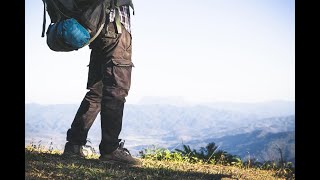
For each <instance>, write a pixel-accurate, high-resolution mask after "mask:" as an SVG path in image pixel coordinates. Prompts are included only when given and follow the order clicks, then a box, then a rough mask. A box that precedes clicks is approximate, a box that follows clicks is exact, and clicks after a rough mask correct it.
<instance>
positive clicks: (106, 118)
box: [67, 22, 133, 154]
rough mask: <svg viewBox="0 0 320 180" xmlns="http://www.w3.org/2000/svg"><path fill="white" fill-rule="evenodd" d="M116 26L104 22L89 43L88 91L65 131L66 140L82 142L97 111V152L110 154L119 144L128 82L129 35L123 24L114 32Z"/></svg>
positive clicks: (131, 64)
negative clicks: (103, 25)
mask: <svg viewBox="0 0 320 180" xmlns="http://www.w3.org/2000/svg"><path fill="white" fill-rule="evenodd" d="M115 27H116V26H115V24H114V22H111V23H108V24H107V25H105V27H104V29H103V30H102V31H101V33H100V34H99V36H98V37H97V38H96V39H95V40H94V41H93V42H92V43H91V44H90V45H89V47H90V49H91V54H90V63H89V72H88V81H87V89H88V90H89V91H88V92H87V93H86V94H85V96H84V98H83V100H82V102H81V105H80V107H79V109H78V111H77V113H76V115H75V118H74V120H73V122H72V124H71V128H70V129H69V130H68V132H67V141H68V142H70V143H72V144H77V145H85V144H86V140H87V136H88V131H89V129H90V127H91V126H92V124H93V122H94V121H95V119H96V117H97V115H98V114H99V112H100V116H101V135H102V138H101V142H100V144H99V150H100V154H108V153H111V152H113V151H114V150H115V149H117V148H118V146H119V142H120V141H121V139H119V134H120V132H121V128H122V117H123V110H124V104H125V101H126V100H125V98H126V96H127V95H128V92H129V89H130V84H131V71H132V67H133V63H132V61H131V56H132V37H131V34H130V33H129V32H128V31H127V30H126V29H125V28H124V26H122V33H121V34H117V33H116V29H115Z"/></svg>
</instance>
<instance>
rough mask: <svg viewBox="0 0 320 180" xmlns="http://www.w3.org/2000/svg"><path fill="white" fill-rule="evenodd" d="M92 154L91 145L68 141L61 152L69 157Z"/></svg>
mask: <svg viewBox="0 0 320 180" xmlns="http://www.w3.org/2000/svg"><path fill="white" fill-rule="evenodd" d="M92 154H93V150H92V147H91V146H86V145H77V144H72V143H70V142H67V143H66V145H65V147H64V151H63V154H62V155H64V156H70V157H80V158H85V157H88V156H91V155H92Z"/></svg>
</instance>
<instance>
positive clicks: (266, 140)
mask: <svg viewBox="0 0 320 180" xmlns="http://www.w3.org/2000/svg"><path fill="white" fill-rule="evenodd" d="M153 102H154V101H153ZM161 102H164V101H161ZM77 108H78V105H76V104H57V105H40V104H26V105H25V132H26V134H25V137H26V139H25V143H26V144H30V143H34V144H37V143H38V144H42V145H48V144H51V142H52V144H53V145H54V147H55V148H57V149H63V146H64V143H65V135H66V132H67V130H68V128H70V125H71V123H72V120H73V118H74V115H75V113H76V111H77ZM294 114H295V112H294V102H286V101H274V102H266V103H243V104H241V103H206V104H194V105H185V106H183V105H181V103H180V104H179V105H177V104H166V103H161V104H154V103H153V104H152V103H150V102H148V103H143V102H141V103H140V104H127V105H126V106H125V110H124V117H123V119H124V120H123V128H122V132H121V134H120V138H122V139H124V140H126V143H125V144H126V146H127V147H128V149H130V150H131V151H132V154H138V152H139V151H140V150H142V149H143V148H148V147H150V146H152V145H156V146H158V147H163V148H168V149H175V148H179V147H182V145H183V144H187V145H190V147H191V148H194V149H198V148H200V147H205V146H206V144H208V143H210V142H215V143H216V144H217V145H218V146H219V148H220V149H223V150H225V151H227V152H229V153H231V154H235V155H239V156H240V157H242V158H248V157H256V158H257V159H260V160H274V159H277V158H278V157H279V153H278V151H277V148H276V147H280V148H281V149H282V150H283V152H284V156H285V158H286V159H287V160H290V161H291V162H294V159H295V155H294V150H295V136H294V134H295V115H294ZM100 137H101V132H100V117H99V116H98V118H97V119H96V122H95V123H94V124H93V126H92V128H91V129H90V131H89V135H88V139H89V140H90V142H91V145H92V146H93V147H94V148H95V149H98V148H97V147H98V145H99V141H100Z"/></svg>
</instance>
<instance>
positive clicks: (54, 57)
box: [25, 0, 295, 104]
mask: <svg viewBox="0 0 320 180" xmlns="http://www.w3.org/2000/svg"><path fill="white" fill-rule="evenodd" d="M25 3H26V7H25V8H26V9H25V12H26V16H25V18H26V19H25V20H26V24H25V29H26V31H25V38H26V39H25V43H26V45H25V48H26V49H25V50H26V54H25V72H26V74H25V80H26V81H25V83H26V84H25V97H26V99H25V101H26V103H31V102H33V103H40V104H62V103H77V104H79V103H80V102H81V100H82V98H83V96H84V94H85V93H86V92H87V90H86V84H87V74H88V67H87V65H88V63H89V56H90V49H89V47H88V46H86V47H84V48H82V49H80V50H78V51H74V52H54V51H51V50H50V49H49V48H48V46H47V44H46V38H42V37H41V31H42V20H43V3H42V1H41V0H28V1H26V2H25ZM133 3H134V5H135V15H134V16H132V35H133V56H132V59H133V63H134V65H135V68H133V72H132V85H131V89H130V92H129V96H128V97H127V103H137V102H139V100H140V99H141V98H142V97H144V96H156V97H167V96H169V97H172V96H179V97H183V98H184V99H185V100H187V101H190V102H208V101H233V102H257V101H269V100H292V101H294V100H295V99H294V98H295V29H294V27H295V16H294V14H295V5H294V3H295V2H294V0H198V1H196V0H174V1H172V0H133ZM48 21H50V20H49V16H47V26H48V23H49V22H48Z"/></svg>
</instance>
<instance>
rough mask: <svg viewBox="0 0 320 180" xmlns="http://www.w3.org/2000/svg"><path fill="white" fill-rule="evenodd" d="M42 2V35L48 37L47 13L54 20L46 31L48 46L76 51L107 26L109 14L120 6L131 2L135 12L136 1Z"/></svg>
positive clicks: (53, 0) (62, 0) (66, 50)
mask: <svg viewBox="0 0 320 180" xmlns="http://www.w3.org/2000/svg"><path fill="white" fill-rule="evenodd" d="M42 1H43V3H44V13H43V14H44V15H43V26H42V35H41V37H44V36H45V34H44V32H45V28H46V12H47V13H48V15H49V17H50V20H51V23H50V24H49V26H48V28H47V31H46V35H47V45H48V46H49V48H50V49H51V50H53V51H62V52H68V51H74V50H78V49H80V48H82V47H84V46H86V45H88V44H90V43H91V42H92V41H93V40H94V39H95V38H96V37H97V36H98V35H99V33H100V32H101V30H102V28H103V27H104V24H105V22H106V18H107V15H108V13H109V12H111V10H114V9H115V8H116V7H119V6H122V5H129V6H130V7H131V8H132V9H133V14H134V8H133V4H132V0H42ZM116 14H117V13H116ZM118 19H119V18H118ZM116 23H117V22H116ZM118 23H119V22H118ZM118 32H119V31H118ZM120 33H121V31H120Z"/></svg>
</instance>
